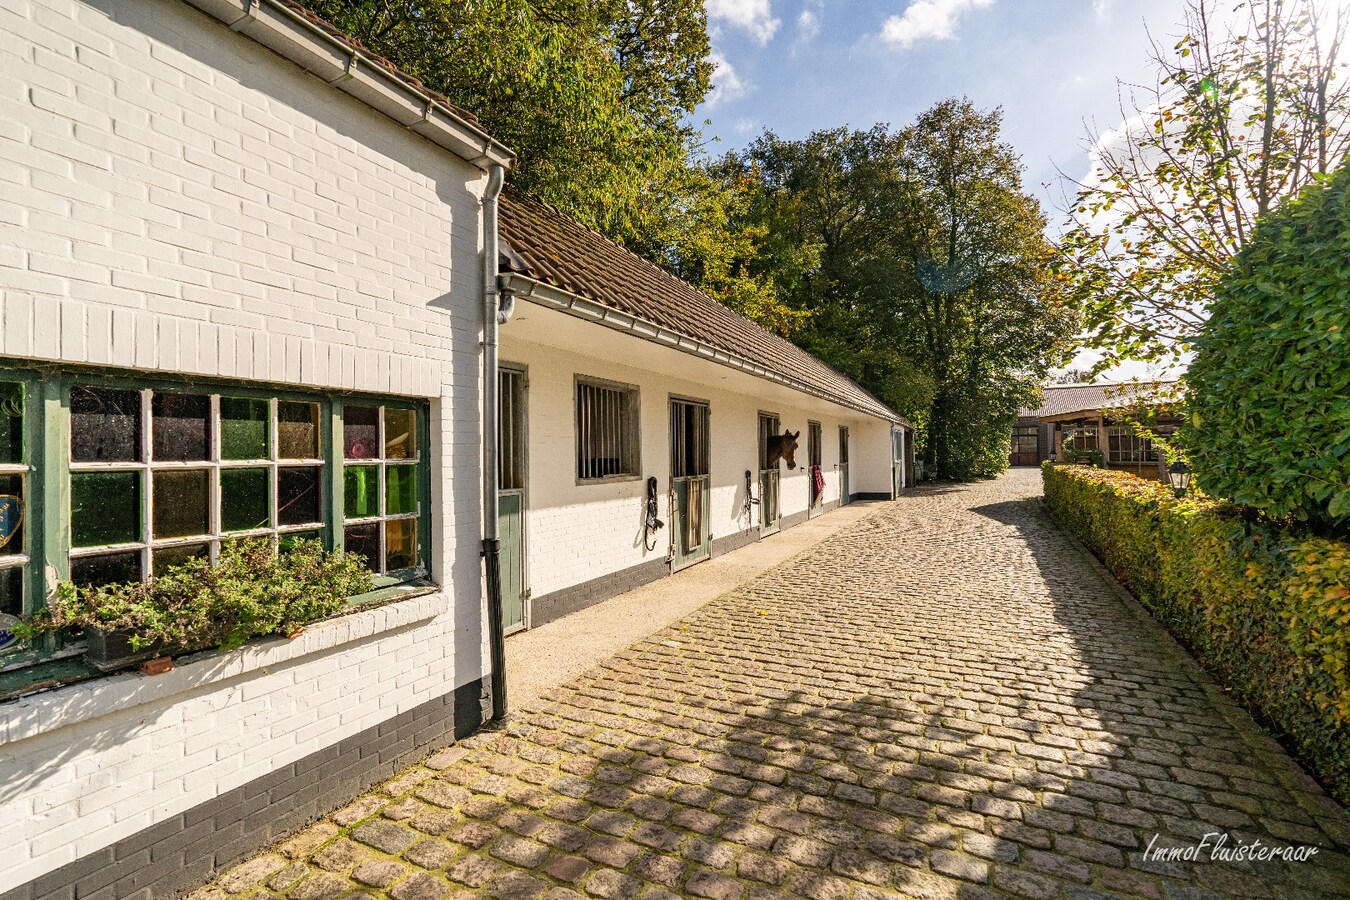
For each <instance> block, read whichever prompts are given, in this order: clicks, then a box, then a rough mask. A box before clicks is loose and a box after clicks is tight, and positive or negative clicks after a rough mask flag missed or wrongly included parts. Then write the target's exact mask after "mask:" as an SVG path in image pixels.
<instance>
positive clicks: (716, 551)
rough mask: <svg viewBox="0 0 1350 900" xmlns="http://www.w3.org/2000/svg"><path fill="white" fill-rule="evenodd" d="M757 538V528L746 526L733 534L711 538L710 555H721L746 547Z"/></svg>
mask: <svg viewBox="0 0 1350 900" xmlns="http://www.w3.org/2000/svg"><path fill="white" fill-rule="evenodd" d="M757 540H759V529H758V528H747V529H745V530H744V531H738V532H736V533H735V534H729V535H727V536H726V537H720V538H713V542H712V547H711V548H710V549H711V551H712V555H713V556H714V557H718V556H721V555H722V554H724V553H730V552H731V551H732V550H739V549H741V548H742V547H747V546H749V545H750V544H753V543H754V542H755V541H757Z"/></svg>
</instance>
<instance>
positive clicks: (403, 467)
mask: <svg viewBox="0 0 1350 900" xmlns="http://www.w3.org/2000/svg"><path fill="white" fill-rule="evenodd" d="M417 442H418V435H417V412H416V410H412V409H406V408H402V407H396V406H364V405H360V404H354V403H347V404H344V405H343V407H342V458H343V459H344V460H345V464H344V465H343V470H342V481H343V519H344V522H345V525H344V529H343V543H344V546H345V547H346V550H347V552H348V553H357V554H360V555H361V556H362V557H364V558H365V560H366V563H367V564H368V565H369V566H370V568H371V569H372V570H373V571H376V572H385V573H393V572H401V571H405V570H409V569H414V568H416V567H417V565H418V551H417V547H418V543H417V519H418V516H419V515H420V514H421V502H420V496H419V495H420V485H421V483H422V478H421V460H420V452H419V450H418V443H417Z"/></svg>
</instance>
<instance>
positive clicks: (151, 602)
mask: <svg viewBox="0 0 1350 900" xmlns="http://www.w3.org/2000/svg"><path fill="white" fill-rule="evenodd" d="M373 589H374V578H373V576H372V574H371V571H370V569H369V568H368V567H367V566H366V564H365V562H364V560H363V559H362V558H361V557H360V556H358V555H355V554H342V553H329V552H326V551H325V550H324V548H323V544H322V542H320V541H318V540H300V541H296V542H294V543H293V544H292V545H291V546H290V547H289V548H288V549H287V550H286V551H285V552H282V553H278V552H277V551H276V550H275V549H274V546H273V544H272V542H271V541H270V540H268V539H267V538H247V539H241V540H236V541H230V542H226V543H225V544H223V546H222V547H221V551H220V556H219V559H218V560H217V562H216V563H215V564H214V565H212V563H211V562H210V561H209V560H206V559H189V560H187V561H185V562H183V563H180V564H178V565H176V566H172V567H170V568H167V569H166V570H165V571H164V572H163V573H161V574H159V575H156V576H155V577H154V578H151V579H149V580H147V581H137V582H127V583H124V584H107V585H99V586H84V587H79V586H76V585H75V584H74V583H72V582H68V581H67V582H62V583H61V585H60V586H59V587H58V589H57V592H56V597H55V598H54V599H53V600H52V602H51V603H50V605H49V606H48V607H47V609H45V610H43V611H42V612H39V613H37V614H35V615H32V616H27V617H25V618H24V619H23V620H22V621H21V622H20V624H19V625H17V626H16V627H15V632H16V635H17V636H19V637H23V638H32V637H34V636H36V635H38V634H42V633H46V632H51V631H58V630H61V629H82V630H83V632H84V634H85V637H86V650H85V654H86V660H87V661H88V663H89V664H90V665H91V666H93V667H94V668H96V669H98V670H100V671H104V672H109V671H114V670H117V669H121V668H126V667H128V666H131V665H135V664H136V663H138V662H140V661H142V660H145V659H148V658H151V657H155V656H173V655H176V654H181V653H187V652H191V651H195V650H203V649H206V648H208V647H212V646H214V647H217V648H219V649H221V650H230V649H233V648H236V647H238V646H240V645H242V644H243V643H245V642H246V641H248V640H250V639H252V638H255V637H262V636H265V635H281V636H286V637H294V636H296V635H297V634H299V633H300V631H301V630H303V628H304V627H305V626H306V625H308V624H310V623H312V622H317V621H319V620H321V619H326V618H328V617H330V616H333V615H336V614H338V613H340V612H344V611H346V610H347V609H348V608H349V607H350V598H352V597H355V596H358V595H362V594H366V593H368V592H370V591H372V590H373Z"/></svg>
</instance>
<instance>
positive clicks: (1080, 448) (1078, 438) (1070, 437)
mask: <svg viewBox="0 0 1350 900" xmlns="http://www.w3.org/2000/svg"><path fill="white" fill-rule="evenodd" d="M1063 446H1064V447H1066V448H1068V449H1070V450H1072V451H1073V452H1075V453H1085V452H1090V451H1092V450H1096V449H1097V428H1096V426H1094V425H1077V426H1073V427H1070V428H1066V429H1065V430H1064V440H1063Z"/></svg>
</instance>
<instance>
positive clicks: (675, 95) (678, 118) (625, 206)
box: [304, 0, 712, 244]
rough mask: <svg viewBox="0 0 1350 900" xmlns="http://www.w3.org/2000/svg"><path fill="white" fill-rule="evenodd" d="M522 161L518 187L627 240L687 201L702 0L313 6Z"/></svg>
mask: <svg viewBox="0 0 1350 900" xmlns="http://www.w3.org/2000/svg"><path fill="white" fill-rule="evenodd" d="M304 2H306V3H307V5H308V6H310V7H311V8H313V9H314V10H315V12H317V13H318V14H319V15H321V16H323V17H325V18H326V19H328V20H329V21H331V22H333V23H334V24H335V25H336V26H337V27H339V28H341V29H342V30H343V31H344V32H346V33H347V34H349V35H351V36H352V37H354V38H356V39H357V40H359V41H361V42H362V43H363V44H365V45H366V46H368V47H369V48H370V49H371V50H373V51H374V52H376V53H379V54H381V55H383V56H385V57H387V58H389V59H390V60H391V61H393V62H394V63H395V64H397V65H398V66H399V67H400V68H402V69H403V70H405V71H407V72H408V73H410V74H412V75H415V76H417V77H418V78H420V79H422V81H424V82H425V83H426V84H427V85H428V86H429V87H431V88H433V89H434V90H437V91H439V92H441V93H443V94H445V95H446V96H447V97H449V98H450V99H451V100H452V101H453V102H454V103H456V104H458V105H459V106H462V107H463V108H465V109H467V110H470V111H472V112H473V113H474V114H475V115H476V116H478V118H479V119H480V120H481V121H482V122H483V124H484V125H485V126H486V127H487V128H488V130H490V131H491V132H492V133H493V134H494V135H495V136H497V137H498V138H500V139H502V140H503V141H505V142H506V143H507V144H508V145H510V146H511V147H512V148H513V149H514V150H516V151H517V153H518V154H519V164H518V167H517V169H516V171H515V173H514V174H513V176H512V179H513V183H514V184H515V185H516V186H517V187H519V188H521V189H523V190H526V191H528V192H530V193H532V194H534V195H535V196H538V197H539V198H540V199H543V200H545V201H547V202H549V203H552V204H554V205H555V206H558V207H559V208H560V209H562V210H564V211H565V212H567V213H568V214H569V215H571V216H573V217H574V218H576V219H578V220H580V221H582V222H584V223H585V224H587V225H590V226H592V227H594V228H597V229H599V230H600V231H603V232H604V233H606V234H608V235H609V236H611V237H613V238H615V239H617V240H619V241H621V242H624V243H639V244H643V243H645V244H653V243H655V242H656V241H655V238H654V237H653V236H654V235H656V234H659V233H660V232H661V231H662V230H663V229H668V228H669V222H670V221H671V220H672V219H674V218H677V217H678V216H679V214H680V206H681V204H683V203H686V202H687V201H688V195H687V194H686V193H684V191H685V190H687V189H688V188H689V187H690V185H689V173H688V167H687V159H688V156H689V153H690V150H691V148H692V147H693V145H694V143H695V142H696V139H697V135H696V133H695V132H694V131H693V130H692V128H691V127H690V126H689V125H688V121H689V117H690V115H691V114H692V112H693V111H694V108H695V107H696V106H697V105H698V104H699V103H700V102H701V101H702V99H703V97H704V96H705V95H706V94H707V92H708V88H709V78H710V76H711V74H712V64H711V63H710V62H709V61H708V53H709V44H708V32H707V18H706V16H705V14H704V12H703V4H702V3H701V2H699V0H304Z"/></svg>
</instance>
